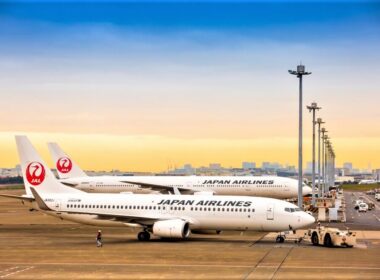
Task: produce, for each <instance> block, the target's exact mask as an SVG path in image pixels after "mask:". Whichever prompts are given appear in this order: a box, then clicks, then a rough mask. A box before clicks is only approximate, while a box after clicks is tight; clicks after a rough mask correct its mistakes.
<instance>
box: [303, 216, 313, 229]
mask: <svg viewBox="0 0 380 280" xmlns="http://www.w3.org/2000/svg"><path fill="white" fill-rule="evenodd" d="M314 223H315V218H314V217H313V216H312V215H310V214H308V213H303V215H302V224H303V226H304V227H305V226H309V225H311V224H314Z"/></svg>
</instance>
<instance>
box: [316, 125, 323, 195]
mask: <svg viewBox="0 0 380 280" xmlns="http://www.w3.org/2000/svg"><path fill="white" fill-rule="evenodd" d="M317 124H318V197H321V196H322V189H321V124H324V122H323V121H322V119H321V118H318V119H317Z"/></svg>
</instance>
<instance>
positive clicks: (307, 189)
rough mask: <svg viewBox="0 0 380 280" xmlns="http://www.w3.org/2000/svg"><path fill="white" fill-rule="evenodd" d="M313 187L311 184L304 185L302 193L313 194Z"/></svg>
mask: <svg viewBox="0 0 380 280" xmlns="http://www.w3.org/2000/svg"><path fill="white" fill-rule="evenodd" d="M311 192H312V189H311V188H310V187H309V186H303V187H302V195H303V196H304V195H308V194H311Z"/></svg>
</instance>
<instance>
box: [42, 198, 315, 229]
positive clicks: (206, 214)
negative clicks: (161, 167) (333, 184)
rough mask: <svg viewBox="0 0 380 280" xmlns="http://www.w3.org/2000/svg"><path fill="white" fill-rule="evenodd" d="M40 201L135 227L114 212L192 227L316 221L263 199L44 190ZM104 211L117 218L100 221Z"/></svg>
mask: <svg viewBox="0 0 380 280" xmlns="http://www.w3.org/2000/svg"><path fill="white" fill-rule="evenodd" d="M44 202H45V203H46V205H48V206H49V208H51V209H52V210H53V211H46V213H48V214H51V215H54V216H56V217H60V218H62V219H66V220H70V221H75V222H78V223H83V224H89V225H98V226H133V225H134V223H130V222H128V221H126V220H123V219H120V220H118V219H117V217H118V216H120V217H136V218H135V222H136V223H137V224H135V225H136V227H141V226H139V224H144V225H146V226H152V225H153V224H154V223H155V221H157V220H175V219H181V220H184V221H187V222H189V224H190V229H191V230H238V231H244V230H252V231H285V230H289V229H294V230H295V229H298V228H302V227H305V226H307V225H310V224H311V223H313V222H314V218H313V217H312V216H310V215H309V214H307V213H305V212H303V211H301V210H299V209H298V208H297V207H296V206H295V205H294V204H291V203H289V202H286V201H281V200H276V199H271V198H262V197H247V196H194V195H155V194H147V195H139V194H85V195H80V194H75V193H74V194H59V195H57V194H46V195H44ZM286 209H287V210H286ZM289 209H294V211H290V210H289ZM296 209H297V210H296ZM102 215H109V216H114V217H116V218H115V219H114V221H112V220H106V219H104V220H102V218H101V216H102Z"/></svg>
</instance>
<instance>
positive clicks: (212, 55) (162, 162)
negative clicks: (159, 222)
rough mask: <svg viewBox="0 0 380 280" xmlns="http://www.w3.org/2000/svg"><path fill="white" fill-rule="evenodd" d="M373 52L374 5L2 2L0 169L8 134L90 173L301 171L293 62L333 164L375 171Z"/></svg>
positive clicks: (7, 155) (379, 158) (376, 56)
mask: <svg viewBox="0 0 380 280" xmlns="http://www.w3.org/2000/svg"><path fill="white" fill-rule="evenodd" d="M379 49H380V2H379V1H369V2H365V1H334V2H332V1H319V2H318V1H315V2H309V1H292V2H289V1H280V0H278V1H265V2H260V1H241V2H232V1H231V2H229V1H196V2H194V1H167V2H161V1H149V2H147V1H142V2H140V1H139V2H133V1H115V2H112V3H109V2H107V3H106V2H105V1H88V0H87V1H82V2H78V1H67V2H59V1H45V2H34V1H0V120H1V121H0V166H1V167H10V166H14V165H16V164H17V163H18V157H17V152H16V147H15V142H14V135H16V134H25V135H28V136H29V137H30V139H31V140H32V142H33V143H34V144H35V145H36V147H37V148H38V150H39V151H40V152H41V155H42V156H43V157H44V159H46V160H47V161H48V162H49V163H50V164H52V163H51V161H50V159H49V155H48V152H47V147H46V142H49V141H56V142H58V143H59V144H60V145H61V146H62V147H63V149H64V150H65V151H66V152H67V153H69V154H70V155H71V156H72V157H73V158H74V160H75V161H76V162H78V163H79V165H80V166H81V167H83V168H84V169H92V170H111V169H121V170H131V171H163V170H166V169H167V168H169V167H175V166H177V167H180V166H181V165H183V164H185V163H191V164H193V165H194V166H201V165H207V164H208V163H212V162H218V163H221V164H222V165H224V166H240V165H241V162H242V161H254V162H256V163H257V164H258V165H260V164H261V162H263V161H273V162H280V163H282V164H288V165H297V156H298V154H297V137H298V81H297V78H296V77H294V76H291V75H289V74H288V70H289V69H295V68H296V65H297V64H299V63H301V62H302V63H303V64H305V65H306V68H307V70H308V71H311V72H312V75H310V76H307V77H305V79H304V106H306V105H308V104H310V103H311V102H317V103H318V105H319V106H321V107H322V109H321V110H320V111H319V112H318V113H317V115H318V117H321V118H322V119H323V120H325V121H326V124H325V126H326V129H327V130H328V131H329V133H328V134H329V135H330V137H331V139H332V143H333V146H334V148H335V151H336V155H337V164H338V165H342V163H343V162H346V161H349V162H352V163H353V164H354V166H355V167H358V168H368V167H372V168H380V145H379V144H380V128H379V121H380V113H379V112H380V111H379V109H378V106H379V103H380V94H379V89H380V79H379V77H380V51H379ZM303 117H304V153H305V159H304V162H305V164H306V162H307V161H310V159H311V136H312V131H311V127H312V122H311V121H312V120H311V114H310V113H309V112H308V111H307V110H306V108H305V110H304V112H303Z"/></svg>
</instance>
